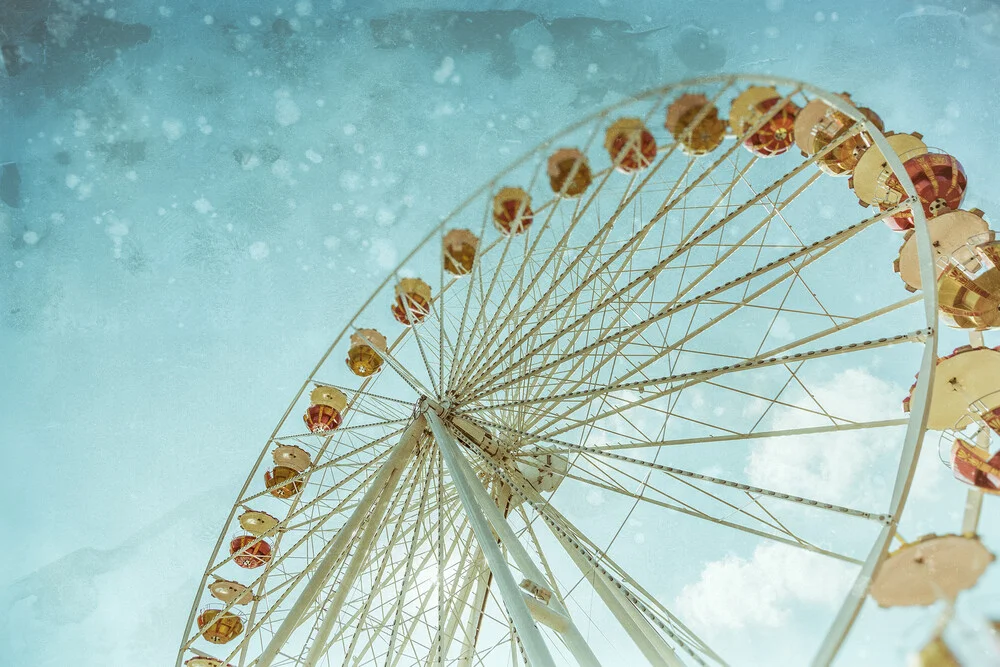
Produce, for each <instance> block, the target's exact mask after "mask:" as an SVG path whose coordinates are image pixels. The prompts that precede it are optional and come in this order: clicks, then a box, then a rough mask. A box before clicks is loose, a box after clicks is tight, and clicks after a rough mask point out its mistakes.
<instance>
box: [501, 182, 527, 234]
mask: <svg viewBox="0 0 1000 667" xmlns="http://www.w3.org/2000/svg"><path fill="white" fill-rule="evenodd" d="M534 218H535V214H534V212H533V211H532V210H531V195H529V194H528V193H527V192H525V191H524V190H522V189H521V188H503V189H501V190H500V192H498V193H497V194H496V196H494V197H493V224H494V225H496V228H497V229H498V230H500V232H501V233H502V234H503V235H504V236H511V235H513V234H520V233H521V232H524V231H527V229H528V227H530V226H531V222H532V221H533V220H534Z"/></svg>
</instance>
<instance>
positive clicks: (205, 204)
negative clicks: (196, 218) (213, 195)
mask: <svg viewBox="0 0 1000 667" xmlns="http://www.w3.org/2000/svg"><path fill="white" fill-rule="evenodd" d="M193 206H194V210H196V211H198V212H199V213H201V214H202V215H208V214H209V213H211V212H212V211H214V210H215V207H214V206H212V202H210V201H208V200H207V199H205V198H204V197H200V198H199V199H196V200H195V201H194V203H193Z"/></svg>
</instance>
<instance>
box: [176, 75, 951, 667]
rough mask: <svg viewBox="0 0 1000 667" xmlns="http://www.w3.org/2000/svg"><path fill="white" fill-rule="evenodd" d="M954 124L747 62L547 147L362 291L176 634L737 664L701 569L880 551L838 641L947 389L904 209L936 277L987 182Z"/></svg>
mask: <svg viewBox="0 0 1000 667" xmlns="http://www.w3.org/2000/svg"><path fill="white" fill-rule="evenodd" d="M928 151H929V149H928V147H927V146H926V144H925V143H924V142H923V141H922V139H921V137H920V136H919V135H916V134H913V135H900V134H896V135H894V134H892V133H886V134H883V126H882V122H881V120H880V119H879V117H878V116H877V115H876V114H875V113H874V112H872V111H870V110H868V109H864V108H858V107H855V106H854V104H853V103H852V102H851V100H850V98H849V96H847V95H846V94H842V95H834V94H831V93H827V92H824V91H821V90H819V89H817V88H814V87H812V86H809V85H806V84H803V83H799V82H796V81H790V80H784V79H777V78H773V77H760V76H720V77H711V78H701V79H697V80H691V81H685V82H682V83H678V84H674V85H669V86H665V87H663V88H660V89H656V90H651V91H647V92H645V93H642V94H640V95H638V96H636V97H635V98H632V99H629V100H627V101H624V102H622V103H620V104H617V105H615V106H612V107H609V108H606V109H603V110H602V111H600V112H598V113H596V114H594V115H592V116H590V117H588V118H586V119H584V120H582V121H580V122H578V123H576V124H574V125H572V126H571V127H569V128H568V129H566V130H565V131H563V132H562V133H560V134H558V135H556V136H554V137H552V138H550V139H549V140H547V141H545V142H544V143H542V144H541V145H539V146H538V147H537V148H536V149H534V150H533V151H531V152H529V153H527V154H526V155H524V156H523V157H521V158H520V159H519V160H517V161H516V162H515V163H514V164H512V165H511V166H509V167H508V168H506V169H505V170H503V171H502V172H500V173H499V174H497V176H496V177H494V178H493V179H492V180H491V181H490V182H489V183H487V184H486V185H484V186H483V187H482V188H481V189H479V190H478V191H476V192H475V193H473V194H472V195H471V196H470V197H469V198H468V199H467V200H465V201H464V202H463V203H462V204H461V205H460V206H458V208H457V209H455V210H454V211H453V212H452V213H451V214H450V215H448V216H446V218H445V219H444V220H443V221H442V222H441V223H440V224H439V225H437V226H436V227H435V228H434V229H432V230H431V231H430V232H429V233H428V234H427V236H426V237H425V238H424V239H423V241H422V242H421V243H419V244H418V245H417V247H416V248H414V249H413V250H412V252H410V253H409V254H408V255H407V256H406V257H405V258H404V260H403V261H402V262H401V264H400V266H399V267H398V268H397V269H396V270H395V271H394V272H392V273H391V274H390V275H388V276H387V277H386V279H385V280H384V281H383V282H382V284H381V285H380V286H379V287H378V289H377V290H376V291H375V292H374V293H373V294H372V295H371V297H370V298H368V299H367V301H366V302H365V303H364V305H363V306H362V307H361V308H360V309H359V310H358V312H357V313H355V314H354V315H353V316H352V317H347V316H346V315H345V316H344V317H343V321H344V328H343V330H342V331H341V332H340V334H338V335H337V336H336V337H335V339H334V341H333V343H332V344H331V346H330V348H329V349H328V350H327V352H326V353H325V354H324V355H323V357H322V358H321V359H320V361H319V363H318V364H317V365H316V367H315V368H314V369H313V371H312V372H311V373H309V375H308V376H307V377H306V379H305V381H304V383H303V385H302V388H301V389H300V390H299V392H298V393H297V394H296V396H295V397H294V398H293V399H292V401H291V404H290V406H289V408H288V410H287V411H286V412H285V414H284V415H283V417H282V418H281V420H280V421H279V423H278V425H277V427H276V428H275V430H274V432H273V433H272V434H271V436H270V437H269V438H267V440H266V442H265V444H264V446H263V448H262V449H261V451H260V453H259V455H258V456H257V458H256V461H255V462H254V463H253V464H252V465H251V466H250V474H249V475H248V477H247V481H246V483H245V484H244V486H243V488H242V489H240V491H239V493H238V496H237V499H236V501H235V503H234V504H233V507H232V511H231V512H230V514H229V518H228V519H227V521H226V524H225V526H224V528H223V529H222V531H221V535H220V537H219V540H218V542H217V544H216V547H215V549H214V551H213V553H212V556H211V559H210V561H209V565H208V567H207V568H206V570H205V573H204V576H203V577H202V582H201V586H200V587H199V590H198V592H197V594H196V597H195V601H194V604H193V606H192V610H191V614H190V617H189V619H188V624H187V628H186V630H185V635H184V639H183V642H182V644H181V647H180V651H179V652H178V657H177V665H178V666H180V665H189V666H191V667H224V666H225V665H239V666H240V667H244V666H255V667H272V666H273V667H277V666H279V665H309V666H317V665H323V666H326V665H345V666H346V665H380V666H381V665H385V666H387V667H395V666H396V665H459V666H461V667H467V666H472V665H487V666H488V665H512V666H515V665H532V666H533V667H546V666H550V665H562V664H567V665H569V664H579V665H588V666H593V665H600V664H604V665H615V664H641V663H648V664H651V665H720V664H728V662H729V661H733V662H738V659H737V658H738V656H732V655H726V652H725V650H724V649H723V647H719V646H712V645H710V643H709V642H708V641H706V640H705V639H704V638H703V637H702V636H700V635H699V633H698V632H697V631H696V628H695V627H694V625H693V624H692V623H691V622H690V621H689V620H688V619H685V618H684V615H683V614H682V613H681V612H679V611H678V610H676V609H673V608H672V604H671V601H672V600H674V599H675V598H676V596H677V593H678V591H680V590H681V589H682V588H683V587H684V586H685V585H686V584H689V583H691V582H692V581H695V580H697V578H698V576H699V575H700V573H701V565H702V564H703V563H704V562H705V561H707V560H711V559H712V558H716V557H720V556H721V555H725V554H726V553H728V552H731V551H733V550H737V549H739V550H751V551H752V550H753V549H754V548H755V547H756V546H758V545H762V544H779V545H783V548H787V549H791V550H798V551H801V552H804V553H808V554H812V555H813V556H811V557H813V558H816V559H818V560H829V561H832V562H836V563H840V564H842V567H844V568H847V569H848V571H849V572H850V577H851V578H852V579H853V580H854V582H855V584H854V585H853V586H849V587H846V588H845V590H844V598H843V600H842V603H841V605H840V607H839V611H837V612H836V613H835V614H834V613H831V614H830V617H829V618H828V619H826V621H825V626H824V627H825V628H826V629H827V631H826V634H825V636H821V637H817V641H816V643H815V646H814V647H813V650H814V651H815V656H816V657H815V659H814V660H815V663H816V664H827V663H829V662H830V661H831V660H832V659H833V657H834V656H835V655H836V653H837V652H838V650H839V648H840V646H841V645H842V643H843V641H844V639H845V637H846V635H847V633H848V630H849V629H850V627H851V625H852V623H853V622H854V619H855V618H856V616H857V614H858V612H859V609H860V607H861V604H862V602H863V601H864V599H865V597H866V594H867V592H868V589H869V582H870V580H871V578H872V576H873V573H874V572H875V570H876V568H877V567H878V566H879V565H880V564H881V563H882V562H883V561H884V560H885V558H886V554H887V553H888V550H889V547H890V543H891V540H892V538H893V535H894V532H895V527H896V524H897V522H898V520H899V516H900V512H901V511H902V508H903V505H904V503H905V501H906V497H907V494H908V491H909V487H910V484H911V482H912V479H913V471H914V468H915V462H916V455H917V453H918V451H919V447H920V441H921V438H922V435H923V432H924V429H925V425H926V420H927V413H928V408H927V405H928V403H927V396H928V391H929V387H930V386H931V384H932V382H933V380H934V369H935V365H936V326H937V318H938V310H937V301H936V292H935V290H933V289H926V290H922V291H919V292H917V293H911V292H909V291H907V290H906V289H904V284H903V283H902V282H901V281H900V277H899V276H897V275H895V274H894V272H893V271H892V268H893V267H892V262H893V258H894V257H895V255H896V247H895V246H894V244H893V243H892V242H891V240H890V239H891V238H892V233H893V231H892V230H895V231H900V230H907V229H913V230H914V231H913V234H912V236H910V237H908V239H907V243H909V250H908V251H907V253H908V254H907V253H900V255H899V262H898V263H897V267H896V268H897V271H898V272H900V274H901V275H902V276H903V277H904V278H906V279H907V283H906V284H911V283H913V282H916V284H917V286H919V284H920V281H922V282H923V284H924V285H930V284H934V283H935V276H936V273H937V269H936V268H935V264H934V261H935V260H934V254H933V249H932V245H931V239H930V238H929V236H928V232H927V225H926V222H925V218H926V217H931V216H932V215H936V214H939V213H942V212H946V211H948V210H951V209H957V208H958V205H959V203H960V202H961V194H962V193H963V192H964V188H965V184H964V172H962V173H961V178H960V179H959V178H958V177H957V176H955V174H957V173H959V172H961V166H960V165H958V164H957V162H955V164H953V165H951V168H952V172H949V173H952V176H953V178H952V179H951V183H952V185H951V190H949V186H948V184H947V179H944V180H942V179H936V180H934V179H932V180H931V181H929V182H924V183H921V182H920V178H919V175H917V176H914V174H913V173H911V172H912V171H913V170H912V169H911V170H909V171H908V170H907V169H906V168H904V164H903V163H904V162H907V161H908V160H911V159H913V158H916V157H920V156H925V155H928ZM931 155H938V154H936V153H931ZM946 157H947V156H946ZM935 165H936V166H935V169H937V171H936V172H935V173H941V172H942V170H943V171H945V172H947V168H948V165H947V164H939V163H935ZM848 177H849V178H848ZM914 183H917V185H916V186H915V185H914ZM952 190H957V191H959V192H958V193H957V194H956V192H954V191H952ZM956 197H957V200H956ZM859 200H860V202H861V204H862V206H860V207H859V206H858V201H859ZM932 205H933V206H936V207H937V208H936V209H934V210H933V211H931V210H930V209H929V208H928V207H929V206H932ZM887 227H888V229H887ZM332 309H333V308H332V306H331V309H330V310H332ZM345 357H346V363H345ZM873 368H878V369H881V370H882V371H884V372H885V373H892V372H898V373H900V374H901V376H905V377H912V375H913V373H914V372H916V371H918V370H919V376H918V381H917V383H916V385H914V387H913V389H912V390H911V394H910V396H909V398H908V400H907V408H908V412H904V411H903V410H901V409H898V402H895V403H894V405H895V406H896V408H897V410H896V411H895V412H893V413H892V414H881V413H879V411H878V410H877V409H874V408H873V407H872V405H871V404H870V403H871V401H870V400H867V399H866V398H865V397H866V395H865V394H864V391H863V389H864V388H863V387H862V386H860V385H862V384H863V383H865V382H867V381H869V380H870V379H872V378H873V376H872V375H870V374H867V371H866V369H873ZM900 398H902V397H900ZM852 399H853V400H852ZM893 401H895V397H894V398H893ZM873 443H877V447H875V446H874V445H873ZM875 449H877V450H878V451H877V452H874V453H872V452H870V451H869V450H872V451H874V450H875ZM858 452H865V453H864V456H865V457H867V458H865V459H864V463H863V465H860V464H859V465H856V466H853V467H851V466H848V468H847V469H848V470H849V471H850V473H851V478H850V479H849V480H848V482H849V484H847V485H846V487H845V485H844V484H843V483H842V482H843V481H844V480H838V483H837V484H834V483H833V482H832V481H831V480H830V479H829V478H828V477H829V475H828V474H827V473H828V472H829V468H830V467H831V465H832V464H831V462H832V461H834V460H835V459H838V458H844V457H851V456H855V455H858ZM640 529H641V530H640ZM646 533H649V534H651V535H655V537H651V538H650V539H649V541H648V542H643V538H644V536H645V534H646Z"/></svg>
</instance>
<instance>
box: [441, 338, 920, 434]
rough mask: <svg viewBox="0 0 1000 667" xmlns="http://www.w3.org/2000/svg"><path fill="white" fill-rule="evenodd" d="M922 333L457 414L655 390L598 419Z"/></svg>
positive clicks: (574, 408)
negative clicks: (728, 378) (704, 386)
mask: <svg viewBox="0 0 1000 667" xmlns="http://www.w3.org/2000/svg"><path fill="white" fill-rule="evenodd" d="M926 335H927V331H926V330H920V331H915V332H912V333H909V334H901V335H898V336H893V337H891V338H883V339H879V340H873V341H861V342H857V343H848V344H845V345H838V346H836V347H832V348H823V349H818V350H812V351H809V352H797V353H795V354H790V355H785V356H779V357H770V358H765V357H761V356H757V357H753V358H750V359H747V360H746V361H743V362H739V363H735V364H732V365H730V366H723V367H720V368H712V369H706V370H702V371H691V372H687V373H679V374H677V375H671V376H667V377H661V378H652V379H644V380H636V381H633V382H624V383H619V384H614V385H605V386H602V387H598V388H594V389H587V390H580V391H576V392H572V393H567V394H563V395H553V396H548V397H545V398H540V399H526V400H521V401H508V402H505V403H495V404H488V405H484V406H481V407H473V408H469V409H467V410H464V411H459V414H462V415H465V414H476V413H479V412H483V411H489V410H498V409H501V408H510V407H516V406H521V405H534V404H539V403H547V402H550V401H551V402H554V403H558V402H563V401H570V400H574V399H579V398H591V397H604V396H612V395H613V392H622V391H632V390H645V389H650V388H651V389H655V391H653V392H652V393H650V394H648V395H643V396H642V397H641V398H638V399H636V400H634V401H625V402H624V403H623V406H624V407H621V408H617V409H616V410H615V411H614V413H602V414H601V415H600V416H599V417H598V418H597V419H602V418H604V417H607V416H610V414H616V413H618V412H622V411H624V410H628V409H631V408H634V407H638V406H640V405H644V404H645V403H648V402H650V401H652V400H655V399H658V398H661V397H663V396H667V395H669V394H671V393H674V392H676V391H680V390H682V389H685V388H687V387H689V386H691V385H692V384H697V383H699V382H704V381H707V380H708V379H710V378H716V377H720V376H724V375H728V374H731V373H739V372H743V371H750V370H757V369H761V368H767V367H771V366H783V365H786V364H789V363H793V362H797V361H806V360H811V359H819V358H823V357H828V356H833V355H838V354H847V353H850V352H859V351H864V350H871V349H875V348H879V347H885V346H888V345H897V344H899V343H907V342H914V341H922V340H923V339H924V337H926ZM588 402H589V401H588ZM584 405H586V402H585V403H581V404H579V405H576V406H575V407H573V408H572V410H571V411H570V412H572V411H575V410H578V409H580V408H581V407H583V406H584ZM560 416H563V415H560ZM584 423H589V420H585V421H584ZM564 430H568V429H564ZM543 432H545V431H544V430H543ZM560 432H561V431H556V432H553V433H551V435H553V436H554V435H558V434H559V433H560Z"/></svg>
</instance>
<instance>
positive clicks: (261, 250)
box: [250, 241, 271, 262]
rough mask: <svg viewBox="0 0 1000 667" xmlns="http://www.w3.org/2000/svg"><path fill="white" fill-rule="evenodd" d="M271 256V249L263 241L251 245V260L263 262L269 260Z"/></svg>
mask: <svg viewBox="0 0 1000 667" xmlns="http://www.w3.org/2000/svg"><path fill="white" fill-rule="evenodd" d="M270 254H271V249H270V248H268V247H267V244H266V243H264V242H263V241H255V242H253V243H251V244H250V259H253V260H256V261H258V262H259V261H261V260H263V259H267V256H268V255H270Z"/></svg>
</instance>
